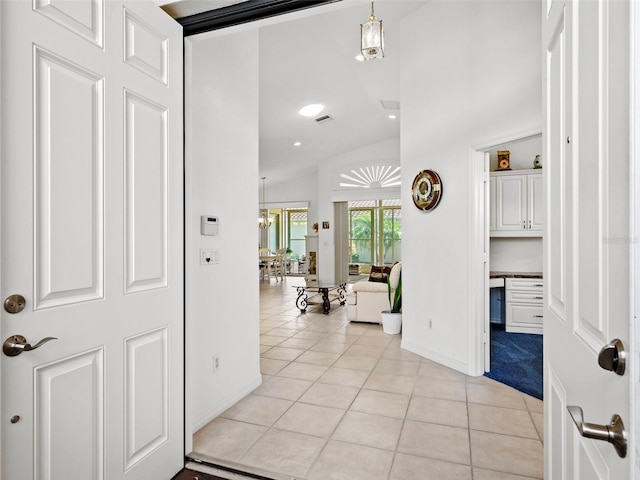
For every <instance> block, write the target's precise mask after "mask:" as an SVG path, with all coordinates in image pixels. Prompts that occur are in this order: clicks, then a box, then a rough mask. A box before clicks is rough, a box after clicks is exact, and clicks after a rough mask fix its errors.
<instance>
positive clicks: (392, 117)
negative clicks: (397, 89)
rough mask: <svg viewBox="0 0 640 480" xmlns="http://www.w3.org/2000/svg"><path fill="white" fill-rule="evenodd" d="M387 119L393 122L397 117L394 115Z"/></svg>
mask: <svg viewBox="0 0 640 480" xmlns="http://www.w3.org/2000/svg"><path fill="white" fill-rule="evenodd" d="M389 118H390V119H391V120H395V119H396V118H397V117H396V116H395V115H393V114H391V115H389Z"/></svg>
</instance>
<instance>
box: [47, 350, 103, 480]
mask: <svg viewBox="0 0 640 480" xmlns="http://www.w3.org/2000/svg"><path fill="white" fill-rule="evenodd" d="M34 377H35V394H34V397H35V399H36V404H35V408H34V410H35V411H36V412H37V416H36V419H35V438H36V448H35V461H34V470H35V472H34V476H35V478H42V479H55V478H80V477H81V478H98V479H102V478H104V477H103V473H102V472H103V470H104V468H103V466H104V449H103V435H104V418H105V417H104V413H105V412H104V404H105V399H104V388H103V385H104V349H102V348H99V349H96V350H93V351H90V352H87V353H84V354H80V355H75V356H72V357H68V358H63V359H60V360H57V361H54V362H51V363H49V364H47V365H42V366H40V367H37V368H36V369H35V374H34ZM67 450H68V451H71V452H74V455H75V456H76V459H77V460H76V461H74V462H69V461H68V459H67V456H68V454H66V453H65V452H66V451H67Z"/></svg>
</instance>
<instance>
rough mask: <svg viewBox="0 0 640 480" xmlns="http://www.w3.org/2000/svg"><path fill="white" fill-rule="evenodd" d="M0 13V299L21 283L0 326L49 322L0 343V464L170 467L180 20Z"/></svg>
mask: <svg viewBox="0 0 640 480" xmlns="http://www.w3.org/2000/svg"><path fill="white" fill-rule="evenodd" d="M141 19H144V21H142V20H141ZM0 21H1V22H2V23H1V25H0V32H1V35H2V38H1V40H2V41H1V42H0V49H1V52H0V53H1V54H2V59H3V66H2V71H1V72H0V73H1V74H2V76H1V77H0V79H1V86H2V92H3V98H2V109H1V110H0V115H2V117H1V125H2V132H1V136H0V138H1V139H2V143H1V145H0V148H1V152H0V153H1V156H2V165H1V168H2V171H1V172H0V173H1V174H2V175H1V181H2V184H1V188H0V192H1V195H2V198H1V200H2V201H1V208H2V210H1V216H2V225H3V228H2V231H1V232H0V234H1V235H2V237H1V242H0V246H1V250H0V261H1V264H2V269H1V270H0V275H1V277H0V298H6V297H7V296H8V295H10V294H13V293H20V294H22V295H24V297H25V298H26V308H25V309H24V310H23V311H22V312H20V313H17V314H8V313H7V312H5V311H2V312H0V333H1V338H2V340H4V339H5V338H8V337H10V336H12V335H18V334H19V335H24V337H26V339H27V341H28V342H29V343H31V344H32V345H33V344H35V343H36V342H38V341H39V340H40V339H42V338H44V337H48V336H52V337H56V338H57V340H54V341H51V342H48V343H46V344H44V345H42V346H41V347H39V348H38V349H36V350H33V351H25V352H22V353H21V354H20V355H18V356H14V357H8V356H4V355H2V358H1V360H0V368H1V372H0V373H1V375H0V388H1V393H2V397H1V398H2V405H1V412H0V422H1V423H0V431H1V435H2V446H3V448H2V449H1V455H2V458H1V462H0V464H1V468H2V471H1V474H0V477H2V478H7V479H14V478H16V479H17V478H20V479H21V480H22V479H24V480H35V479H38V480H40V479H48V480H62V479H64V480H66V479H69V478H87V479H99V480H103V479H108V480H117V479H124V478H125V477H126V478H127V479H131V480H143V479H149V478H167V477H170V476H171V475H172V474H173V473H175V472H177V471H178V470H180V469H181V468H182V465H183V453H184V438H183V433H184V425H183V414H184V410H183V370H184V369H183V365H184V363H183V362H184V353H183V305H184V302H183V274H182V271H183V265H182V258H183V246H182V235H183V229H182V226H183V222H182V211H183V192H182V167H183V164H182V148H183V147H182V138H183V129H182V30H181V27H180V26H179V25H178V24H177V23H176V22H175V21H174V20H173V19H171V18H170V17H168V16H167V15H166V14H165V13H164V12H163V11H162V10H161V9H159V8H158V7H157V6H155V5H154V4H153V3H152V2H150V1H149V2H147V1H139V0H136V1H131V2H129V1H125V2H122V1H118V0H110V1H108V2H102V1H86V2H78V1H64V0H36V1H35V2H26V1H20V2H0ZM5 225H6V226H8V227H7V228H5ZM17 417H19V420H18V421H17V422H13V423H12V422H11V418H14V419H17Z"/></svg>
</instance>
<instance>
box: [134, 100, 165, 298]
mask: <svg viewBox="0 0 640 480" xmlns="http://www.w3.org/2000/svg"><path fill="white" fill-rule="evenodd" d="M125 109H126V117H125V128H124V131H125V145H126V150H125V152H126V153H125V155H126V158H125V162H126V171H125V175H126V179H125V182H126V186H127V189H126V193H125V195H126V200H125V202H126V204H125V212H126V238H127V243H126V262H127V265H126V272H127V282H126V292H127V293H132V292H139V291H144V290H148V289H153V288H161V287H166V286H167V220H168V218H167V146H168V144H167V132H168V130H167V120H168V110H167V108H166V107H163V106H162V105H159V104H156V103H155V102H152V101H151V100H149V99H146V98H144V97H142V96H140V95H137V94H135V93H133V92H130V91H125Z"/></svg>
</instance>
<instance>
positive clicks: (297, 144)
mask: <svg viewBox="0 0 640 480" xmlns="http://www.w3.org/2000/svg"><path fill="white" fill-rule="evenodd" d="M300 145H302V142H295V143H294V144H293V146H294V147H299V146H300Z"/></svg>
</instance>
